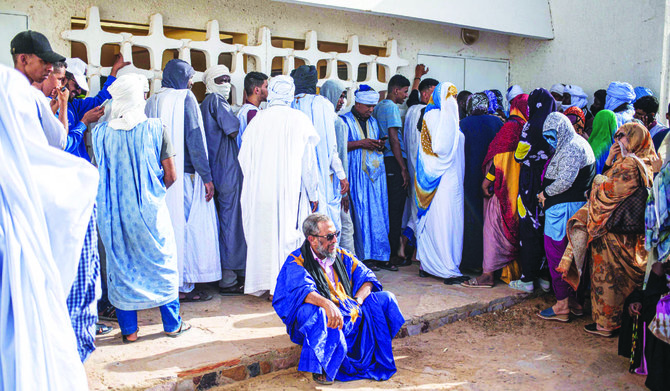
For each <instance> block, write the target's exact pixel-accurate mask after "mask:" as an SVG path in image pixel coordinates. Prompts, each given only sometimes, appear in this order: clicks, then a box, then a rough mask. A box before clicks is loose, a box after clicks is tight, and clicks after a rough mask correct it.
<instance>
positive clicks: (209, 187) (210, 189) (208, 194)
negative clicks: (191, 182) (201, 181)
mask: <svg viewBox="0 0 670 391" xmlns="http://www.w3.org/2000/svg"><path fill="white" fill-rule="evenodd" d="M212 198H214V182H207V183H205V201H207V202H209V201H211V200H212Z"/></svg>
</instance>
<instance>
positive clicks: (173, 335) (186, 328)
mask: <svg viewBox="0 0 670 391" xmlns="http://www.w3.org/2000/svg"><path fill="white" fill-rule="evenodd" d="M190 329H191V325H190V324H189V323H186V322H184V321H183V320H182V321H181V325H180V326H179V330H177V331H173V332H170V333H168V332H167V331H166V332H165V335H167V336H168V337H170V338H177V337H178V336H180V335H182V334H184V333H185V332H187V331H189V330H190Z"/></svg>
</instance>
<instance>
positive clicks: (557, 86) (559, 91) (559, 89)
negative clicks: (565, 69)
mask: <svg viewBox="0 0 670 391" xmlns="http://www.w3.org/2000/svg"><path fill="white" fill-rule="evenodd" d="M552 92H555V93H557V94H559V95H563V92H565V87H563V84H560V83H556V84H554V85H553V86H551V88H550V89H549V93H552Z"/></svg>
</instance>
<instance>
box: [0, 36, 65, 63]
mask: <svg viewBox="0 0 670 391" xmlns="http://www.w3.org/2000/svg"><path fill="white" fill-rule="evenodd" d="M11 46H12V55H15V54H34V55H36V56H37V57H39V58H41V59H42V60H44V61H45V62H48V63H54V62H64V61H65V57H64V56H61V55H60V54H58V53H56V52H54V51H53V50H51V44H49V40H48V39H47V37H45V36H44V34H42V33H38V32H37V31H31V30H27V31H22V32H20V33H18V34H16V36H15V37H14V38H13V39H12V43H11Z"/></svg>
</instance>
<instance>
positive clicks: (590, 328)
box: [584, 323, 614, 338]
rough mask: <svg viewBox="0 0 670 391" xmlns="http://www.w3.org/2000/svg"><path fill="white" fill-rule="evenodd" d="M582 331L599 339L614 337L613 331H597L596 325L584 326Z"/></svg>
mask: <svg viewBox="0 0 670 391" xmlns="http://www.w3.org/2000/svg"><path fill="white" fill-rule="evenodd" d="M584 331H586V332H587V333H589V334H593V335H597V336H599V337H605V338H611V337H612V336H613V335H614V331H610V330H598V324H597V323H591V324H587V325H586V326H584Z"/></svg>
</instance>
